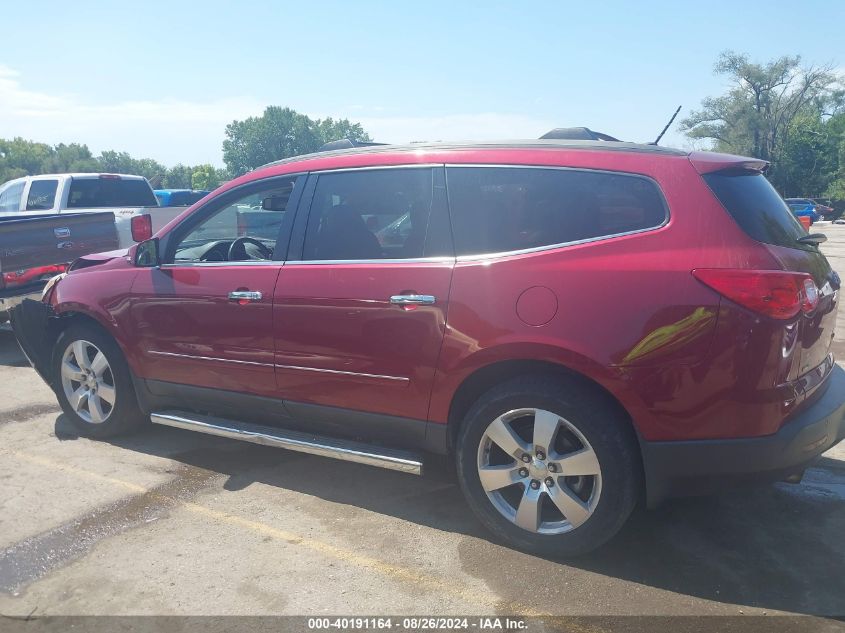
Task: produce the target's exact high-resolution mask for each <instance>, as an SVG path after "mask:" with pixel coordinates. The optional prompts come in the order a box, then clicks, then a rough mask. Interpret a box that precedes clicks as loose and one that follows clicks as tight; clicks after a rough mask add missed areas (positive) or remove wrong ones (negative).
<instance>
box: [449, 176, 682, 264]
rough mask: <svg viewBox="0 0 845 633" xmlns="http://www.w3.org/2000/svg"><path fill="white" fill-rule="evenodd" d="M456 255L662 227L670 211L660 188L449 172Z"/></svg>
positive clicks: (619, 181)
mask: <svg viewBox="0 0 845 633" xmlns="http://www.w3.org/2000/svg"><path fill="white" fill-rule="evenodd" d="M447 177H448V188H449V204H450V206H451V210H452V228H453V232H454V239H455V250H456V252H457V254H458V255H480V254H484V253H504V252H509V251H518V250H525V249H531V248H539V247H543V246H553V245H557V244H566V243H568V242H578V241H583V240H590V239H597V238H603V237H611V236H613V235H620V234H624V233H631V232H634V231H642V230H646V229H651V228H656V227H659V226H661V225H662V224H664V223H665V222H666V218H667V210H666V205H665V203H664V201H663V196H662V194H661V193H660V190H659V189H658V187H657V185H656V184H655V183H654V181H652V180H650V179H648V178H644V177H641V176H636V175H633V174H615V173H608V172H597V171H586V170H577V169H544V168H540V167H536V168H535V167H458V166H455V167H449V168H448V171H447Z"/></svg>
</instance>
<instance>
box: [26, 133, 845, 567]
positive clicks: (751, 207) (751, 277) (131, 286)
mask: <svg viewBox="0 0 845 633" xmlns="http://www.w3.org/2000/svg"><path fill="white" fill-rule="evenodd" d="M766 167H767V165H766V163H765V162H763V161H760V160H757V159H752V158H742V157H731V156H725V155H721V154H709V153H701V152H692V153H688V152H682V151H678V150H672V149H667V148H662V147H657V146H654V145H637V144H631V143H623V142H617V141H575V142H573V141H567V140H541V141H524V142H511V143H486V144H483V143H482V144H474V145H472V144H468V145H446V144H436V145H412V146H407V147H383V146H382V147H375V148H354V149H351V150H345V151H336V152H325V153H321V154H315V155H309V156H303V157H297V158H294V159H289V160H284V161H280V162H278V163H273V164H271V165H268V166H266V167H264V168H262V169H258V170H256V171H253V172H251V173H249V174H247V175H245V176H242V177H240V178H238V179H236V180H234V181H231V182H229V183H227V184H226V185H225V186H223V187H221V188H220V189H218V190H216V191H215V192H214V193H213V194H212V195H211V196H209V197H208V198H207V199H206V200H205V201H204V202H203V203H201V204H199V205H197V206H195V207H194V208H193V209H192V210H191V212H190V213H188V214H186V215H184V216H183V217H181V218H180V219H179V220H178V221H176V222H174V223H173V224H171V225H170V226H169V227H167V228H166V229H165V230H162V231H159V232H158V233H157V234H156V235H155V236H154V237H152V238H151V239H147V240H145V241H143V242H141V243H140V244H138V245H136V246H134V247H132V248H130V249H128V251H126V252H120V253H111V254H103V255H96V256H87V257H83V258H81V259H80V260H79V261H77V262H76V263H75V264H74V265H73V266H72V267H71V269H70V270H69V271H68V273H67V275H66V276H64V277H63V278H61V279H59V280H58V281H56V282H55V283H54V284H53V285H52V286H51V287H50V288H49V289H48V290H47V292H46V294H45V297H44V300H43V302H34V301H27V302H24V303H22V304H21V305H20V306H18V307H16V308H15V309H14V310H13V315H12V324H13V328H14V331H15V334H16V335H17V338H18V340H19V341H20V344H21V346H22V348H23V349H24V350H25V352H26V354H27V356H28V358H29V359H30V360H31V361H32V363H33V365H34V366H35V368H36V369H37V370H38V372H39V373H40V375H41V376H42V377H43V378H44V379H45V380H46V381H47V382H48V383H49V384H50V385H51V386H52V387H53V389H54V390H55V392H56V394H57V397H58V400H59V402H60V404H61V407H62V410H63V411H64V413H65V415H66V416H67V418H68V420H70V421H71V422H72V423H73V424H74V425H75V426H76V427H77V428H78V429H79V431H80V432H82V433H85V434H87V435H89V436H91V437H95V438H104V437H109V436H113V435H116V434H120V433H125V432H128V431H132V430H135V429H137V428H139V427H141V426H143V424H144V423H145V422H149V421H150V420H151V421H152V422H153V423H156V424H161V425H167V426H173V427H178V428H183V429H189V430H193V431H197V432H200V433H208V434H212V435H219V436H223V437H228V438H233V439H239V440H245V441H249V442H256V443H259V444H265V445H269V446H277V447H282V448H288V449H292V450H298V451H304V452H307V453H315V454H318V455H325V456H330V457H335V458H340V459H346V460H351V461H355V462H361V463H365V464H372V465H378V466H382V467H385V468H390V469H394V470H399V471H402V472H408V473H416V474H419V473H421V472H422V469H423V465H424V463H425V462H426V461H427V458H426V455H428V454H430V453H439V454H446V455H450V456H452V458H453V459H454V460H455V463H456V467H457V477H458V481H459V483H460V486H461V489H462V490H463V492H464V494H465V496H466V500H467V505H468V506H469V507H470V508H471V509H472V510H473V511H474V512H475V513H476V514H477V515H478V517H479V518H480V520H481V521H482V522H483V523H484V524H485V525H486V526H487V527H488V528H489V529H490V530H491V531H492V532H493V533H494V534H495V535H496V536H497V537H499V538H500V539H502V540H503V541H505V542H507V543H510V544H511V545H513V546H516V547H519V548H522V549H525V550H528V551H532V552H538V553H543V554H555V555H574V554H581V553H584V552H586V551H589V550H591V549H593V548H595V547H597V546H599V545H601V544H602V543H604V542H605V541H607V540H608V539H609V538H611V537H612V536H613V535H614V534H615V533H616V532H617V531H618V530H619V529H620V527H621V526H622V525H623V524H624V523H625V521H626V519H627V518H628V516H629V515H630V513H631V511H632V510H633V508H634V507H635V505H636V503H637V502H638V500H639V499H640V498H645V500H646V501H647V502H648V503H649V504H650V505H655V504H657V503H659V502H660V501H661V500H663V499H665V498H667V497H670V496H675V495H685V494H694V493H701V492H705V491H709V490H713V489H718V488H720V487H727V488H728V489H733V488H735V487H736V486H738V485H740V484H741V483H742V482H745V481H747V480H760V479H763V480H779V479H788V480H790V481H797V480H799V479H800V477H801V475H802V473H803V471H804V469H805V468H806V467H807V465H808V464H809V463H811V462H812V460H813V459H815V458H816V457H817V456H818V455H819V454H821V453H822V452H824V451H826V450H827V449H829V448H830V447H831V446H833V445H834V444H836V443H837V442H838V441H840V440H841V439H842V438H843V435H845V424H843V413H845V372H843V370H841V369H840V368H838V367H837V366H836V364H835V363H834V362H833V356H832V354H831V341H832V337H833V329H834V326H835V321H836V310H837V304H838V290H839V288H840V280H839V277H838V276H837V275H836V273H835V272H833V271H832V270H831V268H830V266H829V264H828V262H827V260H826V259H825V257H824V256H823V255H822V254H821V252H820V251H819V249H818V244H819V242H820V241H822V240H823V239H824V236H820V235H817V234H810V235H808V234H807V233H806V232H805V231H804V230H803V229H802V228H801V226H800V224H799V223H798V221H797V220H796V219H795V218H794V217H793V215H792V214H791V213H790V212H789V208H788V207H787V206H786V204H785V203H784V202H783V200H782V199H781V197H780V196H779V195H778V194H777V193H776V192H775V190H774V189H773V188H772V187H771V185H770V184H769V183H768V181H767V180H766V178H765V177H764V176H763V171H764V170H765V169H766ZM257 207H260V209H257V211H260V212H263V213H266V214H274V215H275V217H276V218H277V220H276V226H277V227H278V230H277V232H276V235H275V236H270V235H267V234H266V233H265V234H263V235H250V234H246V235H244V234H243V233H242V226H243V225H242V224H241V223H240V222H239V220H238V218H239V214H240V213H241V212H242V211H243V209H256V208H257ZM406 215H407V216H408V219H409V221H410V226H409V227H408V231H407V236H406V237H405V238H404V239H403V240H402V241H401V242H399V241H398V240H393V239H383V240H382V241H381V242H380V241H379V239H378V237H377V236H376V235H375V234H374V231H373V230H372V229H371V228H370V227H368V223H367V220H366V219H365V218H369V217H370V216H378V217H379V218H383V219H384V220H385V221H384V222H382V221H379V225H381V226H390V222H389V221H387V220H388V219H389V218H391V217H392V218H393V221H394V222H396V221H399V220H400V219H402V218H404V216H406ZM399 224H402V222H400V223H399ZM261 226H263V227H266V226H268V223H266V222H263V223H261ZM139 237H140V236H139ZM435 463H442V462H437V460H435ZM303 467H304V468H319V464H318V463H316V462H314V463H309V464H306V465H305V466H303Z"/></svg>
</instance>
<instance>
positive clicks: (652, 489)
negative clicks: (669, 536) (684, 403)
mask: <svg viewBox="0 0 845 633" xmlns="http://www.w3.org/2000/svg"><path fill="white" fill-rule="evenodd" d="M823 388H824V389H825V392H824V394H822V396H821V397H820V398H818V399H817V400H816V401H815V402H814V403H813V404H812V405H811V406H809V407H808V408H807V409H805V410H803V411H801V412H799V413H798V414H797V415H796V416H795V417H794V418H792V419H790V420H789V421H787V422H786V423H785V424H784V425H783V427H781V429H780V430H779V431H778V432H777V433H775V434H774V435H767V436H764V437H755V438H741V439H727V440H693V441H680V442H646V441H643V442H642V455H643V467H644V469H645V477H646V491H647V496H648V505H649V506H655V505H657V504H658V503H660V502H661V501H663V500H664V499H666V498H667V497H678V496H687V495H696V494H707V493H711V492H715V491H718V490H720V489H726V488H727V487H729V486H736V485H737V484H738V483H743V482H755V481H778V480H781V479H784V478H786V477H788V476H790V475H794V474H797V473H800V472H802V471H803V470H804V468H806V467H807V465H809V464H810V463H811V462H812V461H813V460H814V459H816V458H817V457H818V456H819V455H821V454H822V453H824V452H825V451H826V450H828V449H829V448H831V447H832V446H834V445H836V444H837V443H839V442H840V441H841V440H842V439H843V438H845V370H843V369H842V368H841V367H839V366H838V365H837V366H835V367H834V368H833V370H832V371H831V373H830V376H829V379H828V380H827V385H825V386H824V387H823Z"/></svg>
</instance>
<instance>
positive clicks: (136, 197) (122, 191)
mask: <svg viewBox="0 0 845 633" xmlns="http://www.w3.org/2000/svg"><path fill="white" fill-rule="evenodd" d="M67 206H68V209H92V208H99V207H157V206H158V201H157V200H156V197H155V195H153V190H152V189H150V185H149V184H148V183H147V181H146V180H136V179H132V180H129V179H126V178H74V179H73V180H72V181H71V184H70V193H69V194H68V201H67Z"/></svg>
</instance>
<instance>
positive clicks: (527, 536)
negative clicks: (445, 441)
mask: <svg viewBox="0 0 845 633" xmlns="http://www.w3.org/2000/svg"><path fill="white" fill-rule="evenodd" d="M632 439H633V438H632V431H631V429H630V425H629V423H628V421H627V420H626V419H625V418H624V415H622V414H621V413H620V412H619V411H618V410H617V408H616V407H614V406H612V405H611V404H610V403H608V402H607V400H606V399H604V398H602V397H601V396H598V395H596V394H595V393H592V392H591V391H590V390H585V389H582V388H579V386H577V385H566V384H562V383H560V382H558V381H555V380H553V379H549V378H546V377H543V376H536V377H533V376H530V377H524V378H518V379H515V380H512V381H510V382H507V383H505V384H502V385H500V386H498V387H496V388H494V389H492V390H491V391H489V392H487V393H486V394H484V395H483V396H482V397H481V398H480V399H479V400H478V401H477V402H476V403H475V405H474V406H473V407H472V409H471V410H470V411H469V413H468V414H467V416H466V418H465V420H464V425H463V426H462V428H461V433H460V435H459V439H458V446H457V455H456V457H457V462H458V473H459V479H460V483H461V487H462V488H463V490H464V493H465V494H466V496H467V498H468V500H469V502H470V506H471V507H472V509H473V510H474V511H475V513H476V514H477V515H478V517H479V518H480V519H481V520H482V522H483V523H484V524H485V525H486V526H487V527H488V528H490V529H491V530H492V531H493V532H494V533H495V534H496V535H498V536H499V537H500V538H502V539H503V540H505V541H507V542H509V543H511V544H513V545H515V546H516V547H518V548H520V549H523V550H526V551H530V552H534V553H539V554H544V555H563V556H574V555H578V554H583V553H586V552H588V551H590V550H592V549H595V548H596V547H598V546H600V545H602V544H603V543H604V542H606V541H607V540H608V539H610V538H611V537H612V536H613V535H614V534H615V533H616V532H617V531H618V530H619V528H621V527H622V525H623V524H624V522H625V521H626V520H627V518H628V516H629V515H630V513H631V511H632V510H633V508H634V506H635V504H636V500H637V498H638V494H639V490H640V470H639V462H638V460H637V457H636V447H635V445H633V442H632Z"/></svg>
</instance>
